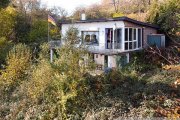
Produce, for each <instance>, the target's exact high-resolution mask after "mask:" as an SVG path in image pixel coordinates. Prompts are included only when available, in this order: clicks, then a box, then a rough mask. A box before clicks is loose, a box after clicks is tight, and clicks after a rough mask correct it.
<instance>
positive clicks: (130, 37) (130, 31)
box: [129, 28, 132, 41]
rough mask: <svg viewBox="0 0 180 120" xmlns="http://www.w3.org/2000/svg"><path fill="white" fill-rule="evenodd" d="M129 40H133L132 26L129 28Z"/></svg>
mask: <svg viewBox="0 0 180 120" xmlns="http://www.w3.org/2000/svg"><path fill="white" fill-rule="evenodd" d="M129 41H132V28H129Z"/></svg>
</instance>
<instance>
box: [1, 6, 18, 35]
mask: <svg viewBox="0 0 180 120" xmlns="http://www.w3.org/2000/svg"><path fill="white" fill-rule="evenodd" d="M15 17H16V11H15V9H14V8H12V7H7V8H5V9H1V10H0V31H1V32H0V38H1V37H6V38H11V35H12V34H13V31H14V26H15V22H16V21H15Z"/></svg>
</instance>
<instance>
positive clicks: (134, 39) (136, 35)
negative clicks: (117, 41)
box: [124, 28, 142, 50]
mask: <svg viewBox="0 0 180 120" xmlns="http://www.w3.org/2000/svg"><path fill="white" fill-rule="evenodd" d="M141 43H142V29H141V28H125V43H124V46H125V50H133V49H137V48H141Z"/></svg>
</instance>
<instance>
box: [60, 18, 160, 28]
mask: <svg viewBox="0 0 180 120" xmlns="http://www.w3.org/2000/svg"><path fill="white" fill-rule="evenodd" d="M109 21H126V22H130V23H134V24H137V25H142V26H147V27H151V28H155V29H159V27H158V26H157V25H153V24H150V23H146V22H141V21H137V20H134V19H131V18H128V17H125V16H123V17H119V18H111V19H91V20H80V21H75V22H73V23H72V21H64V22H61V24H75V23H92V22H109Z"/></svg>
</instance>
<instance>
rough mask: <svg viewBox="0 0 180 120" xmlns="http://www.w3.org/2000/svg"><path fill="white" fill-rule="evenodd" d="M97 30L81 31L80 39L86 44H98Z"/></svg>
mask: <svg viewBox="0 0 180 120" xmlns="http://www.w3.org/2000/svg"><path fill="white" fill-rule="evenodd" d="M98 37H99V32H96V31H95V32H91V31H83V32H82V39H83V42H84V43H85V44H87V45H91V44H99V42H98Z"/></svg>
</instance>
